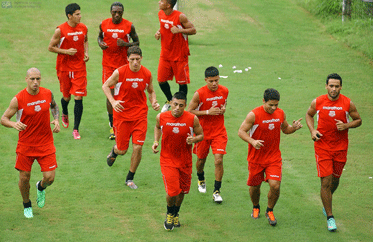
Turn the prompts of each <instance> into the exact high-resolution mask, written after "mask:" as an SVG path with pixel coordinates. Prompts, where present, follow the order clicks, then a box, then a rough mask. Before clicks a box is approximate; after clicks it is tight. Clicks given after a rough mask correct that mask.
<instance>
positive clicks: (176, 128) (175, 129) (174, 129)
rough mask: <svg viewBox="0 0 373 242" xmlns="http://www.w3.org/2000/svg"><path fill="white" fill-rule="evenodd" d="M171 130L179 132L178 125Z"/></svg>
mask: <svg viewBox="0 0 373 242" xmlns="http://www.w3.org/2000/svg"><path fill="white" fill-rule="evenodd" d="M172 132H174V133H175V134H178V133H179V132H180V130H179V128H178V127H174V128H173V129H172Z"/></svg>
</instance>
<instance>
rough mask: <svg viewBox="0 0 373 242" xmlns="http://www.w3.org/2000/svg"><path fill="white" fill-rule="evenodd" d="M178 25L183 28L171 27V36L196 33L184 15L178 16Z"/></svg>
mask: <svg viewBox="0 0 373 242" xmlns="http://www.w3.org/2000/svg"><path fill="white" fill-rule="evenodd" d="M179 18H180V23H181V25H183V27H184V28H178V27H177V26H173V27H172V28H171V32H172V33H173V34H179V33H181V34H185V35H194V34H196V33H197V30H196V28H195V27H194V25H193V24H192V22H190V21H189V20H188V18H187V16H185V14H180V17H179Z"/></svg>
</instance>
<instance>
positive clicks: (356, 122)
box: [335, 101, 362, 131]
mask: <svg viewBox="0 0 373 242" xmlns="http://www.w3.org/2000/svg"><path fill="white" fill-rule="evenodd" d="M348 113H349V115H350V117H351V118H352V121H351V122H348V123H343V122H342V121H341V120H337V119H336V120H335V121H336V125H337V129H338V130H340V131H342V130H346V129H351V128H357V127H359V126H360V125H361V124H362V120H361V117H360V114H359V113H358V111H357V109H356V106H355V104H354V103H353V102H352V101H351V102H350V110H349V111H348Z"/></svg>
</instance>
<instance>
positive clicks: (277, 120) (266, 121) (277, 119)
mask: <svg viewBox="0 0 373 242" xmlns="http://www.w3.org/2000/svg"><path fill="white" fill-rule="evenodd" d="M275 122H280V119H279V118H273V119H269V120H263V121H262V123H263V124H268V123H275Z"/></svg>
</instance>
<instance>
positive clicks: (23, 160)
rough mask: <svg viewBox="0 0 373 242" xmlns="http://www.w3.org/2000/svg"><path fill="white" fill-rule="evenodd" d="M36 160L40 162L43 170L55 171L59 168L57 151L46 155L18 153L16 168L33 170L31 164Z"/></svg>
mask: <svg viewBox="0 0 373 242" xmlns="http://www.w3.org/2000/svg"><path fill="white" fill-rule="evenodd" d="M35 160H37V162H38V163H39V165H40V168H41V171H42V172H45V171H53V170H55V169H56V168H57V160H56V153H52V154H49V155H46V156H25V155H23V154H21V153H17V158H16V166H15V168H16V169H17V170H20V171H31V166H32V164H33V163H34V161H35Z"/></svg>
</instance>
